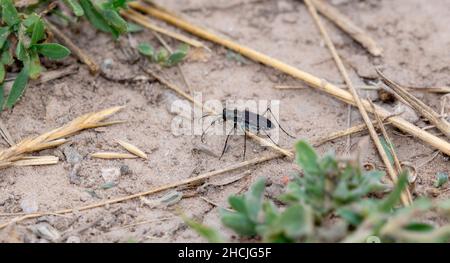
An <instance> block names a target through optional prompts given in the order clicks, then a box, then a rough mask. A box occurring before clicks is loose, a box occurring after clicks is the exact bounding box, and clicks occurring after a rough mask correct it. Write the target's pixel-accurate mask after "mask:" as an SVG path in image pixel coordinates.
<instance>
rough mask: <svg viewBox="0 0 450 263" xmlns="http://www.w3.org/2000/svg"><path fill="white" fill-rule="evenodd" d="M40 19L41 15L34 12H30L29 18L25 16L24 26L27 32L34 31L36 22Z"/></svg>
mask: <svg viewBox="0 0 450 263" xmlns="http://www.w3.org/2000/svg"><path fill="white" fill-rule="evenodd" d="M39 20H41V17H40V16H38V15H37V14H34V13H33V14H30V15H28V16H27V18H25V20H23V22H22V26H24V27H25V28H26V31H27V33H32V32H33V28H34V24H36V22H37V21H39Z"/></svg>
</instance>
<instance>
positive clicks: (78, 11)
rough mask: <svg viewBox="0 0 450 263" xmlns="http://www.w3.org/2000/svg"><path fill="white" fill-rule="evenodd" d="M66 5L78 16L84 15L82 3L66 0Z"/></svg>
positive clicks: (75, 0)
mask: <svg viewBox="0 0 450 263" xmlns="http://www.w3.org/2000/svg"><path fill="white" fill-rule="evenodd" d="M64 3H65V4H66V6H68V7H70V9H71V10H72V12H73V13H74V14H75V15H76V16H83V15H84V11H83V8H82V7H81V5H80V3H79V2H78V1H77V0H64Z"/></svg>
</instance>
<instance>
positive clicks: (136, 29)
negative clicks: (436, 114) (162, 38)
mask: <svg viewBox="0 0 450 263" xmlns="http://www.w3.org/2000/svg"><path fill="white" fill-rule="evenodd" d="M142 30H144V28H143V27H141V26H140V25H138V24H135V23H131V22H128V26H127V32H128V33H137V32H141V31H142Z"/></svg>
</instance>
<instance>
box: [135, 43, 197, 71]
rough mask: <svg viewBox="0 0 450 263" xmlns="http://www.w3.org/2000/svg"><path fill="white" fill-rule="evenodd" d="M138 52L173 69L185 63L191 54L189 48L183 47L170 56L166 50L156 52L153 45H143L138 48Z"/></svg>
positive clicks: (161, 49)
mask: <svg viewBox="0 0 450 263" xmlns="http://www.w3.org/2000/svg"><path fill="white" fill-rule="evenodd" d="M138 51H139V52H140V53H141V54H142V55H144V56H146V57H148V58H149V59H150V61H152V62H155V63H159V64H161V65H162V66H165V67H172V66H175V65H177V64H178V63H180V62H181V61H183V59H184V58H185V57H186V56H187V53H188V52H189V46H187V45H181V46H179V47H178V48H177V49H176V50H175V51H174V52H173V53H171V54H169V52H168V51H167V50H166V49H165V48H160V49H159V50H158V51H155V49H154V48H153V46H152V45H150V44H148V43H141V44H139V46H138Z"/></svg>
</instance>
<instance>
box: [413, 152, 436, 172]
mask: <svg viewBox="0 0 450 263" xmlns="http://www.w3.org/2000/svg"><path fill="white" fill-rule="evenodd" d="M440 153H441V152H439V151H436V152H435V153H433V155H431V157H430V158H428V159H427V160H425V161H424V162H422V163H419V164H418V165H416V169H419V168H421V167H423V166H425V165H427V164H428V163H430V162H432V161H433V160H434V159H435V158H436V157H437V156H438V155H439V154H440Z"/></svg>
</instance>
